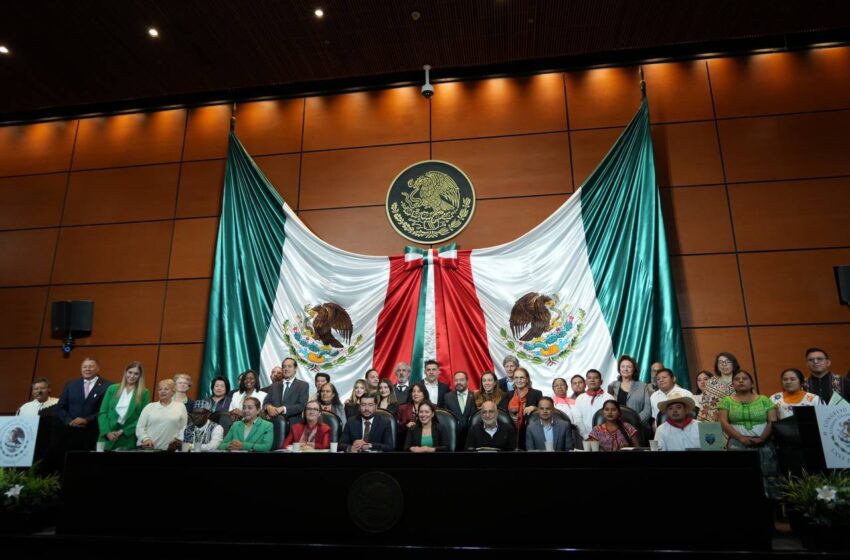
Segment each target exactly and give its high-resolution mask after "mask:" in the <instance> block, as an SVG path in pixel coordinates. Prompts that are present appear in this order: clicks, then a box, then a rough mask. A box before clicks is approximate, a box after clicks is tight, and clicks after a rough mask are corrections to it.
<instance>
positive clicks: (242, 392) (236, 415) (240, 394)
mask: <svg viewBox="0 0 850 560" xmlns="http://www.w3.org/2000/svg"><path fill="white" fill-rule="evenodd" d="M257 380H258V377H257V372H256V371H254V370H253V369H249V370H248V371H246V372H245V373H243V374H242V379H241V380H240V381H239V390H238V391H236V393H234V394H233V399H232V400H231V401H230V418H231V419H232V420H233V421H234V422H236V421H237V420H241V419H242V403H243V402H244V401H245V399H246V398H247V397H254V398H255V399H257V400H258V401H260V410H262V409H263V401H265V400H266V393H265V392H264V391H260V390H259V389H257Z"/></svg>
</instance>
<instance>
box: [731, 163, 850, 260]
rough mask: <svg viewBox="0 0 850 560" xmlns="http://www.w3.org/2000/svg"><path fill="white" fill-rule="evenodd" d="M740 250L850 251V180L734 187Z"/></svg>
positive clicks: (735, 217) (814, 180)
mask: <svg viewBox="0 0 850 560" xmlns="http://www.w3.org/2000/svg"><path fill="white" fill-rule="evenodd" d="M729 198H730V200H731V202H732V215H733V219H734V221H735V238H736V239H737V241H738V248H739V249H740V250H741V251H763V250H768V249H808V248H814V247H824V248H825V247H845V246H847V245H848V242H850V219H848V209H849V208H850V178H846V177H840V178H836V179H812V180H808V181H779V182H771V183H749V184H740V185H729Z"/></svg>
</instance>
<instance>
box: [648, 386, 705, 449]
mask: <svg viewBox="0 0 850 560" xmlns="http://www.w3.org/2000/svg"><path fill="white" fill-rule="evenodd" d="M695 406H696V404H695V403H694V400H693V399H692V398H690V397H688V396H685V395H683V394H682V393H670V395H668V398H667V400H666V401H662V402H660V403H658V409H659V410H660V411H661V412H663V413H665V414H666V415H667V419H666V421H665V422H664V423H663V424H661V425H660V426H658V429H657V430H656V432H655V440H656V441H657V442H658V449H659V451H684V450H686V449H694V448H697V449H698V448H699V446H700V445H699V422H697V421H696V420H694V419H693V418H692V417H691V415H690V414H691V412H693V410H694V407H695Z"/></svg>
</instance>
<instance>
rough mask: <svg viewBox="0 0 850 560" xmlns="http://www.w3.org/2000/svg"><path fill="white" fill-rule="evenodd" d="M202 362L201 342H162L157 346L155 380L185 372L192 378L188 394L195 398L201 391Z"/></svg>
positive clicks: (169, 377)
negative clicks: (157, 356) (157, 357)
mask: <svg viewBox="0 0 850 560" xmlns="http://www.w3.org/2000/svg"><path fill="white" fill-rule="evenodd" d="M203 363H204V345H203V344H162V345H160V347H159V367H158V369H157V376H156V378H157V382H159V381H161V380H163V379H171V378H173V377H174V374H176V373H185V374H187V375H189V376H190V377H191V378H192V388H191V389H189V396H190V397H191V398H196V397H197V396H198V394H199V392H200V393H203V390H202V388H201V387H200V386H199V383H200V379H201V367H202V365H203ZM240 373H241V372H240Z"/></svg>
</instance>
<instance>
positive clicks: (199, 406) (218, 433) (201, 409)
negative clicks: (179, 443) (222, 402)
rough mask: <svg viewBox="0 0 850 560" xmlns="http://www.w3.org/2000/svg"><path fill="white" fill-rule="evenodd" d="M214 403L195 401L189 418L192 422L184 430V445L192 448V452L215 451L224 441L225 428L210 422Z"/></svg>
mask: <svg viewBox="0 0 850 560" xmlns="http://www.w3.org/2000/svg"><path fill="white" fill-rule="evenodd" d="M210 410H212V403H211V402H210V401H207V400H198V401H195V402H194V404H193V406H192V413H191V414H190V415H189V418H190V419H191V420H192V421H191V422H190V423H189V425H188V426H186V429H185V430H183V443H188V444H190V445H191V446H192V451H215V450H217V449H218V446H219V445H221V442H222V441H223V440H224V428H222V427H221V426H219V425H218V424H216V423H215V422H213V421H212V420H210Z"/></svg>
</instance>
